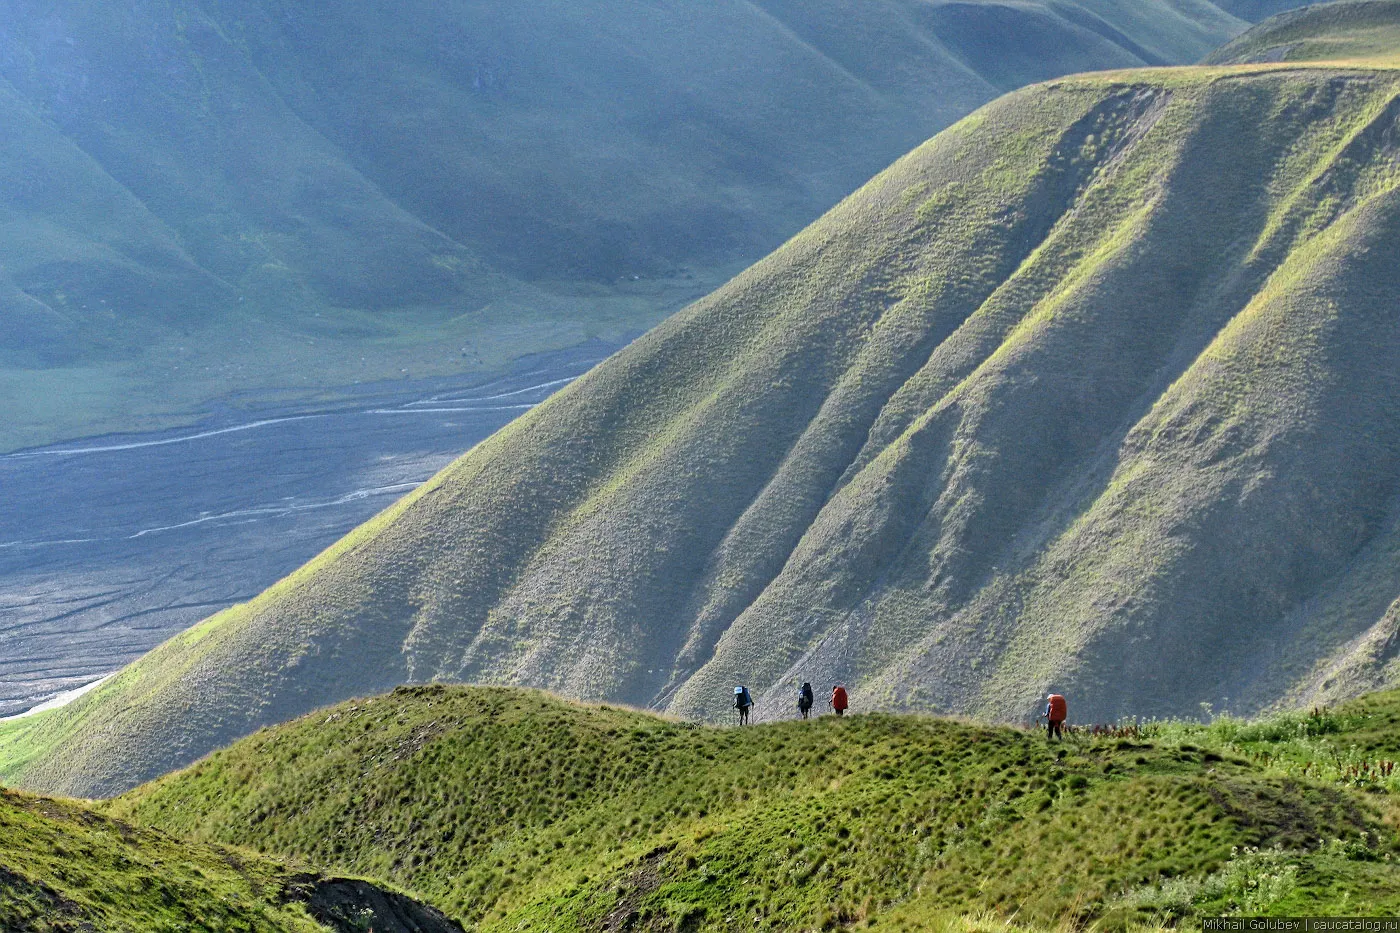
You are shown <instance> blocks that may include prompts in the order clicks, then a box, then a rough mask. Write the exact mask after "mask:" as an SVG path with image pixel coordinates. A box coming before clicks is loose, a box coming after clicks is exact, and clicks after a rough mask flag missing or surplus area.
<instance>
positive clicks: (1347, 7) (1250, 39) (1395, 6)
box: [1206, 0, 1400, 65]
mask: <svg viewBox="0 0 1400 933" xmlns="http://www.w3.org/2000/svg"><path fill="white" fill-rule="evenodd" d="M1206 61H1207V63H1209V64H1216V65H1243V64H1249V63H1254V62H1368V63H1378V64H1388V65H1394V64H1400V3H1396V2H1395V0H1342V2H1339V3H1323V4H1319V5H1317V6H1310V7H1307V8H1306V9H1302V10H1296V11H1294V12H1291V13H1285V14H1283V15H1281V16H1276V17H1274V18H1273V19H1270V20H1267V21H1265V22H1263V23H1261V24H1259V25H1258V26H1256V27H1254V28H1253V29H1251V30H1249V31H1248V32H1246V33H1245V34H1244V35H1242V36H1240V37H1239V38H1237V39H1235V40H1234V41H1233V42H1229V43H1227V44H1226V45H1224V46H1223V47H1221V48H1220V49H1218V50H1216V51H1215V52H1213V53H1212V54H1211V55H1210V57H1209V58H1207V59H1206Z"/></svg>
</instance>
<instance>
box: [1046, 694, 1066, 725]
mask: <svg viewBox="0 0 1400 933" xmlns="http://www.w3.org/2000/svg"><path fill="white" fill-rule="evenodd" d="M1068 709H1069V705H1068V704H1067V703H1065V698H1064V697H1062V696H1060V695H1059V694H1058V693H1052V694H1050V718H1051V719H1056V720H1060V721H1061V722H1063V721H1064V718H1065V713H1066V712H1068Z"/></svg>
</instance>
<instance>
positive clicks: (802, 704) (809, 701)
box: [797, 683, 816, 719]
mask: <svg viewBox="0 0 1400 933" xmlns="http://www.w3.org/2000/svg"><path fill="white" fill-rule="evenodd" d="M814 703H816V698H815V697H813V696H812V685H811V684H809V683H803V684H802V689H801V690H799V691H797V711H798V712H799V713H801V714H802V718H803V719H806V718H807V717H808V716H809V715H810V714H811V712H812V705H813V704H814Z"/></svg>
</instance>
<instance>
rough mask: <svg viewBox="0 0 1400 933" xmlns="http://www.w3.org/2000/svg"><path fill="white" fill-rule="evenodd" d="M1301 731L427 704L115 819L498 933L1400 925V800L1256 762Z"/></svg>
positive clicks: (1366, 731)
mask: <svg viewBox="0 0 1400 933" xmlns="http://www.w3.org/2000/svg"><path fill="white" fill-rule="evenodd" d="M1397 711H1400V694H1386V695H1380V696H1378V697H1375V698H1373V699H1371V700H1369V701H1367V705H1357V706H1355V707H1347V708H1346V709H1345V710H1342V711H1338V712H1336V713H1335V714H1331V715H1333V716H1334V717H1335V718H1334V719H1333V720H1330V721H1332V722H1335V723H1336V730H1335V731H1333V732H1329V733H1328V736H1330V737H1331V739H1333V740H1335V741H1338V742H1355V743H1357V744H1360V743H1362V742H1369V741H1371V740H1372V739H1374V741H1376V742H1379V743H1381V744H1382V745H1383V746H1384V747H1392V746H1393V745H1394V744H1395V743H1397V742H1400V729H1397V727H1396V725H1395V723H1394V722H1393V719H1390V718H1385V717H1393V716H1394V715H1396V713H1397ZM1294 722H1295V720H1294V719H1288V718H1285V719H1278V720H1269V721H1264V722H1257V723H1248V724H1245V723H1238V724H1236V725H1237V726H1238V728H1236V729H1235V730H1234V731H1233V732H1231V731H1230V729H1228V728H1227V727H1226V725H1225V724H1224V723H1223V722H1221V721H1217V722H1215V723H1212V724H1209V725H1203V724H1197V725H1190V724H1186V723H1158V724H1154V725H1151V726H1150V731H1151V734H1150V735H1146V736H1143V735H1139V736H1137V737H1134V738H1132V739H1125V738H1121V737H1117V736H1114V735H1091V734H1088V733H1081V734H1078V735H1073V736H1071V737H1070V738H1069V739H1068V740H1067V741H1065V742H1064V743H1056V744H1049V743H1047V742H1046V740H1045V737H1044V736H1043V735H1042V734H1039V733H1034V732H1027V731H1023V730H1018V729H1014V728H1007V727H991V726H985V725H978V724H976V723H971V722H960V721H950V720H939V719H931V718H927V717H921V716H907V715H905V716H897V715H888V714H868V715H858V716H854V717H850V718H847V719H843V720H842V719H836V718H834V717H823V718H820V719H818V720H816V721H813V722H805V723H804V722H795V721H793V722H774V723H769V724H765V725H760V726H755V727H750V728H745V729H738V728H714V727H709V726H698V725H694V724H690V723H681V722H673V721H666V720H663V719H659V718H657V717H654V716H651V715H648V714H645V713H640V712H636V711H631V710H623V709H617V708H611V707H609V706H607V705H594V706H578V705H572V704H567V703H564V702H561V701H559V700H556V699H553V698H551V697H548V696H546V695H542V694H539V693H534V692H528V691H520V690H504V689H498V688H469V687H447V686H431V687H409V688H400V689H398V690H395V691H394V692H393V693H392V694H389V695H387V696H380V697H374V698H370V699H361V700H354V701H350V702H347V703H343V704H341V705H338V706H335V707H330V708H327V709H324V710H320V711H318V712H316V713H314V714H311V715H309V716H307V717H304V718H302V719H300V720H297V721H295V722H293V723H289V724H287V725H284V726H278V727H275V728H272V729H266V730H263V731H260V732H258V733H255V734H254V735H252V736H250V737H248V738H246V739H244V740H242V741H240V742H238V743H237V744H235V745H234V746H232V747H231V748H229V749H227V750H224V751H221V752H218V753H215V754H214V755H212V756H210V757H209V758H207V759H205V760H204V761H201V762H200V763H198V764H196V765H194V766H193V767H191V768H189V769H187V770H185V771H182V772H178V773H175V774H173V775H170V776H168V777H165V778H162V779H160V780H158V781H156V782H154V783H152V784H149V785H146V786H143V787H141V788H139V789H137V790H135V791H133V792H131V793H129V794H127V795H125V796H123V797H120V798H117V799H115V800H112V801H110V802H107V803H105V804H102V805H101V808H102V809H103V810H104V811H105V812H107V813H109V814H111V815H113V816H117V817H119V818H121V819H125V820H130V821H134V822H136V823H138V824H141V825H148V826H153V827H159V828H160V829H162V830H164V831H166V832H170V833H174V834H177V835H181V836H186V837H189V838H192V839H196V840H199V841H203V842H224V843H234V844H238V845H246V846H251V847H253V848H255V849H258V850H260V851H262V852H265V853H275V854H278V855H282V856H292V857H296V858H299V859H305V860H307V861H309V862H311V863H314V864H317V865H320V866H324V867H327V868H332V869H335V870H338V871H348V872H353V873H357V874H363V875H366V876H371V877H380V878H385V879H388V880H390V881H392V882H394V883H397V884H400V885H403V886H405V887H407V888H409V889H411V890H413V891H415V892H416V893H417V894H419V895H421V896H423V897H424V898H425V899H427V900H429V901H430V902H432V903H434V904H435V905H436V906H438V907H439V908H440V909H442V910H444V911H446V912H447V913H449V914H451V915H453V916H454V917H456V918H458V919H459V920H461V921H463V922H465V923H468V924H476V925H478V928H480V929H482V930H492V929H501V930H506V929H517V928H519V925H520V924H524V925H525V926H526V927H527V928H530V929H541V930H544V929H549V930H560V931H562V930H576V929H582V930H588V929H602V928H608V929H614V928H617V926H618V924H619V923H622V922H623V921H626V922H627V923H630V924H631V925H632V926H631V928H632V929H637V930H643V929H645V930H673V929H688V930H707V929H715V930H719V929H725V928H726V927H728V928H732V926H733V924H735V923H742V924H743V926H744V927H745V928H748V927H754V928H756V929H774V930H780V929H781V930H797V929H804V930H805V929H828V928H838V927H840V928H845V927H860V928H863V927H865V926H870V927H874V928H877V929H878V928H882V927H883V928H890V927H893V928H910V929H913V928H918V929H928V928H932V927H938V928H947V929H950V930H953V929H967V930H972V929H976V930H982V929H995V930H1006V931H1008V933H1011V931H1014V930H1017V929H1020V928H1021V927H1020V926H1019V925H1020V924H1026V925H1029V927H1031V928H1045V927H1054V926H1056V925H1057V924H1062V925H1063V924H1070V925H1073V926H1075V927H1076V928H1082V927H1083V926H1085V925H1091V926H1092V927H1094V928H1096V929H1104V930H1107V929H1115V930H1116V929H1124V928H1137V927H1143V926H1152V925H1154V924H1158V923H1173V924H1174V923H1177V922H1180V921H1181V920H1183V919H1185V918H1189V917H1194V916H1198V915H1208V914H1211V913H1250V912H1256V911H1257V912H1263V913H1268V912H1280V911H1283V912H1288V911H1291V912H1293V913H1302V914H1306V913H1328V912H1332V911H1335V910H1337V909H1339V908H1340V906H1341V905H1343V904H1345V905H1346V906H1347V909H1348V910H1351V911H1354V912H1362V913H1364V912H1366V911H1373V912H1377V913H1385V912H1386V911H1388V910H1390V909H1393V908H1394V907H1396V906H1400V902H1397V900H1396V897H1397V894H1396V892H1397V891H1400V884H1397V882H1400V863H1398V862H1396V861H1395V859H1396V857H1397V855H1400V849H1397V837H1396V835H1395V829H1396V824H1395V822H1394V819H1395V816H1396V812H1397V811H1396V810H1395V807H1394V805H1393V797H1392V793H1393V791H1392V790H1390V789H1388V788H1387V787H1380V786H1378V787H1374V788H1369V789H1363V788H1359V787H1357V786H1356V785H1354V784H1352V783H1347V782H1339V781H1337V780H1335V779H1334V778H1333V777H1332V776H1330V775H1319V774H1317V773H1309V774H1307V775H1303V774H1300V773H1296V772H1289V771H1288V770H1287V769H1281V768H1279V767H1276V766H1274V765H1270V764H1260V763H1258V762H1257V761H1256V760H1255V757H1252V756H1251V754H1250V752H1251V751H1258V750H1260V749H1264V748H1276V749H1279V750H1280V754H1283V753H1285V752H1284V751H1283V750H1285V749H1286V748H1287V747H1288V743H1290V742H1292V741H1293V739H1292V738H1291V736H1292V735H1293V732H1292V731H1291V730H1292V727H1293V723H1294ZM1250 730H1252V731H1250ZM1368 737H1370V738H1368ZM1385 743H1389V745H1386V744H1385ZM1378 747H1379V746H1378ZM1387 821H1389V822H1387ZM629 917H630V918H631V919H630V920H628V919H627V918H629Z"/></svg>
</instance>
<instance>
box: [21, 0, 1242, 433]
mask: <svg viewBox="0 0 1400 933" xmlns="http://www.w3.org/2000/svg"><path fill="white" fill-rule="evenodd" d="M1242 26H1243V23H1241V22H1240V21H1239V20H1237V19H1235V18H1233V17H1230V16H1228V15H1226V14H1224V13H1222V12H1221V11H1220V10H1219V9H1217V8H1216V7H1214V6H1212V5H1211V4H1209V3H1207V2H1205V0H1147V2H1142V3H1132V4H1123V3H1120V2H1116V0H1075V2H1070V3H1061V2H1050V0H1043V2H1042V0H1035V2H1014V3H1012V2H997V0H978V2H937V3H927V2H923V0H878V2H868V3H860V4H850V3H847V2H843V0H820V2H816V3H792V2H789V0H764V2H761V3H750V2H739V0H717V2H714V3H706V4H700V5H696V4H685V3H674V2H669V0H668V2H663V3H657V4H651V5H649V6H648V7H647V8H646V12H645V15H639V13H638V11H637V10H636V9H635V8H634V7H633V6H632V5H629V4H617V3H612V2H606V0H590V2H585V3H580V2H577V0H568V2H564V0H529V2H523V3H510V4H499V3H498V4H480V3H476V4H468V3H455V4H441V3H431V2H426V0H411V2H407V3H386V2H382V0H348V2H344V3H338V4H332V5H326V6H322V7H318V8H316V9H315V10H310V9H308V8H307V7H306V6H305V5H304V4H300V3H294V2H286V0H173V2H170V0H159V2H157V0H138V2H135V3H126V4H110V3H99V2H94V0H59V2H45V3H38V2H34V0H15V2H11V3H7V4H5V6H4V25H3V28H0V114H2V115H3V116H4V117H5V125H6V128H7V133H6V136H5V141H4V143H3V144H0V182H3V185H0V246H3V248H4V250H5V256H6V260H5V265H4V268H3V269H0V405H2V406H3V408H0V415H3V417H0V449H7V448H13V447H15V446H18V445H22V444H32V443H37V442H39V441H42V440H47V439H52V438H54V437H58V436H71V435H73V434H77V433H88V434H90V433H94V432H96V431H98V430H105V429H114V428H129V427H131V426H133V425H144V424H146V423H148V422H149V421H150V420H151V419H152V418H155V417H157V416H166V417H171V416H176V415H180V414H185V415H186V416H188V414H187V413H188V411H189V409H190V408H191V406H193V405H195V404H196V403H198V402H201V401H204V400H207V399H209V398H211V397H214V396H219V395H223V394H226V393H228V392H230V391H231V390H235V389H237V390H243V391H246V390H249V389H260V390H269V389H283V390H290V391H297V392H302V393H306V392H311V391H314V390H316V389H317V388H318V387H322V386H338V385H343V384H347V383H350V382H351V381H353V380H367V379H373V378H386V377H393V378H398V377H399V376H401V375H402V374H403V373H404V372H405V371H406V372H408V374H409V375H430V374H435V373H439V372H447V371H455V370H460V369H461V368H463V367H464V366H483V365H501V364H503V363H504V362H505V361H506V360H508V359H509V358H510V357H513V356H518V355H520V354H522V353H525V352H529V351H536V350H541V349H545V348H547V347H551V346H557V345H560V344H565V343H569V342H571V341H578V340H581V339H583V338H585V337H586V336H588V334H590V333H596V332H599V331H604V332H611V333H618V332H622V331H630V330H634V329H640V328H641V327H643V326H648V325H650V324H652V323H654V322H655V321H657V320H659V319H660V318H661V317H662V316H664V315H665V314H666V313H668V312H669V311H670V310H673V309H674V308H676V307H679V306H680V305H681V304H682V303H684V302H686V301H689V300H691V299H693V298H695V297H698V296H699V295H701V294H703V293H704V292H705V291H708V290H710V289H711V288H713V287H714V286H715V285H716V284H718V283H719V282H721V281H723V279H724V278H726V277H727V276H728V275H729V274H730V273H732V271H733V270H734V269H736V268H738V267H739V266H740V265H742V264H744V263H747V262H751V261H753V260H754V259H756V258H758V257H759V256H761V255H763V254H764V253H765V252H767V251H768V250H770V249H772V248H773V247H775V246H777V245H778V244H779V243H780V242H781V241H782V240H783V239H784V238H785V237H787V236H789V235H791V234H792V233H793V232H794V231H796V230H797V229H798V228H799V227H801V226H802V225H803V224H805V223H807V222H809V221H810V220H811V219H812V218H814V217H816V216H817V215H819V214H820V213H821V212H822V211H823V210H825V209H827V208H828V207H829V206H830V205H831V204H832V203H834V202H835V201H836V200H837V199H838V198H839V197H841V196H843V195H845V194H846V193H848V192H849V191H851V190H852V189H853V188H855V187H856V186H857V185H859V184H860V183H862V182H863V181H865V180H866V179H867V178H869V177H870V175H871V174H873V173H874V172H875V171H877V170H879V169H880V168H882V167H883V166H884V165H886V164H887V163H888V162H889V160H890V159H892V158H894V157H896V156H898V155H899V154H900V153H902V152H905V151H906V150H907V149H908V148H909V147H910V146H912V145H914V144H916V143H917V142H919V141H920V140H922V139H924V138H926V137H927V136H928V135H929V134H930V133H932V132H933V131H935V130H937V129H939V128H941V127H943V126H946V125H947V124H948V123H950V122H952V121H953V120H954V119H957V118H958V117H961V116H962V115H964V114H966V113H967V112H968V111H970V110H972V109H973V108H974V107H976V106H977V105H979V104H981V103H983V102H984V101H987V100H989V99H991V98H992V97H994V96H996V94H998V93H1000V92H1002V91H1005V90H1008V89H1010V88H1011V87H1014V86H1016V85H1018V84H1021V83H1025V82H1026V81H1033V80H1040V79H1043V78H1046V77H1050V76H1053V75H1057V74H1064V73H1067V72H1072V71H1081V70H1085V69H1093V68H1111V67H1123V66H1128V65H1141V64H1160V63H1169V62H1189V61H1194V60H1196V59H1197V58H1199V57H1200V56H1201V55H1203V54H1205V52H1206V51H1208V50H1209V49H1210V48H1212V47H1214V46H1215V45H1218V44H1219V43H1220V42H1221V41H1223V40H1224V39H1226V38H1228V37H1229V36H1231V35H1233V34H1234V33H1236V32H1238V31H1239V29H1240V28H1241V27H1242Z"/></svg>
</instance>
